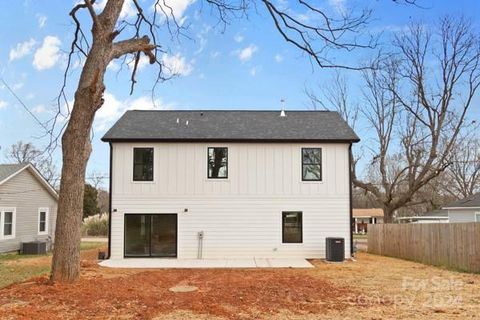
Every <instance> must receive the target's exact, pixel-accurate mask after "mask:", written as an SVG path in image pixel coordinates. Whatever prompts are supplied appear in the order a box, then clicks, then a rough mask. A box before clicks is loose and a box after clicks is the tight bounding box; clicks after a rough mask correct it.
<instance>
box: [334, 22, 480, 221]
mask: <svg viewBox="0 0 480 320" xmlns="http://www.w3.org/2000/svg"><path fill="white" fill-rule="evenodd" d="M393 46H394V48H395V49H396V51H394V52H392V53H390V54H388V55H387V56H386V58H382V59H375V61H374V62H373V63H372V68H371V69H369V70H366V71H364V72H363V79H364V82H363V84H362V85H363V87H362V91H363V99H362V108H361V110H360V114H361V117H362V120H363V121H365V123H366V126H367V127H368V128H369V130H372V131H371V132H372V133H373V136H374V138H373V141H368V143H367V144H365V148H366V149H367V150H369V152H368V153H369V154H370V155H371V159H370V164H369V166H368V172H367V174H366V175H365V177H367V178H366V179H365V178H363V179H362V178H360V177H359V176H358V175H357V173H356V161H355V160H354V159H353V156H352V164H353V168H352V181H353V184H354V185H355V186H356V187H358V188H361V189H363V190H365V191H366V192H368V193H370V194H372V195H373V196H374V197H375V199H376V201H377V203H379V204H381V206H382V207H383V209H384V212H385V219H386V221H387V222H391V221H392V219H393V217H394V214H395V212H396V211H397V210H398V209H400V208H405V207H409V206H414V205H418V204H421V203H425V202H426V201H427V200H428V199H426V198H425V195H426V194H431V192H430V193H429V192H427V191H428V190H427V189H428V188H429V189H431V190H435V188H436V186H434V185H433V184H432V183H433V181H434V180H435V179H436V178H438V177H439V176H440V175H442V174H443V173H445V171H446V170H447V168H449V166H450V165H451V164H452V163H454V162H455V156H457V157H458V156H460V154H457V155H456V152H455V148H456V145H457V141H458V138H459V136H460V135H461V133H462V132H463V131H464V130H465V129H466V128H467V127H468V126H469V123H467V122H468V121H467V120H466V117H467V112H468V110H469V109H470V108H471V106H472V99H473V98H474V97H475V95H476V92H477V89H478V86H479V85H480V65H479V63H480V39H479V36H478V33H476V32H475V31H474V30H473V27H472V25H471V22H470V21H468V20H467V19H465V18H463V17H462V18H452V17H445V18H443V19H441V21H440V23H439V28H438V32H436V33H431V32H430V30H429V29H428V28H427V27H426V26H425V25H423V24H419V23H414V24H411V25H410V27H409V29H408V31H406V32H404V33H401V34H399V35H397V36H396V37H395V40H394V43H393ZM342 87H343V86H342V85H341V84H340V85H338V84H337V85H336V90H335V92H336V97H337V98H335V99H329V102H330V104H331V105H333V106H334V107H335V108H336V109H339V108H338V105H340V106H341V107H340V110H339V111H340V112H341V113H343V115H344V117H345V118H346V119H347V120H350V121H351V120H352V119H351V117H350V116H349V114H352V110H351V109H349V108H344V107H343V105H344V101H346V100H345V99H344V98H342V97H345V96H346V93H345V90H344V89H343V88H342ZM353 109H355V106H354V108H353ZM342 110H348V113H345V112H342ZM353 114H355V112H353ZM429 184H430V186H429ZM432 201H433V199H432ZM431 205H432V207H435V206H436V203H431Z"/></svg>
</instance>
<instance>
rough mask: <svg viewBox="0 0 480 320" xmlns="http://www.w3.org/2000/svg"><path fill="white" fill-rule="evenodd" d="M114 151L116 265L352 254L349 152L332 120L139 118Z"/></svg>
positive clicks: (118, 134)
mask: <svg viewBox="0 0 480 320" xmlns="http://www.w3.org/2000/svg"><path fill="white" fill-rule="evenodd" d="M102 140H103V141H106V142H108V143H109V144H110V150H111V154H110V167H111V168H110V177H111V178H110V196H111V212H110V235H109V244H110V246H109V251H110V252H109V257H110V258H112V259H123V258H131V257H178V258H247V257H248V258H251V257H264V258H275V257H278V258H286V257H288V258H293V257H295V258H297V257H298V258H300V257H301V258H323V257H325V238H326V237H343V238H345V253H346V256H347V257H350V255H351V234H352V209H351V181H350V170H349V161H350V157H349V153H350V151H351V145H352V143H354V142H358V141H359V138H358V137H357V135H356V134H355V133H354V132H353V130H352V129H351V128H350V127H349V126H348V125H347V123H346V122H345V121H343V120H342V118H341V117H340V115H339V114H338V113H336V112H329V111H289V112H286V113H284V112H282V113H280V112H279V111H128V112H126V113H125V114H124V115H123V116H122V117H121V118H120V119H119V120H118V121H117V122H116V123H115V125H114V126H113V127H112V128H111V129H110V130H109V131H108V132H107V133H106V134H105V136H104V137H103V138H102Z"/></svg>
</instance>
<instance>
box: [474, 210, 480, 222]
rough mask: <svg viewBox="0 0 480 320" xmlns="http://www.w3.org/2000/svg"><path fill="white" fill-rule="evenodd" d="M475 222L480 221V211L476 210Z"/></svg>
mask: <svg viewBox="0 0 480 320" xmlns="http://www.w3.org/2000/svg"><path fill="white" fill-rule="evenodd" d="M475 222H480V212H475Z"/></svg>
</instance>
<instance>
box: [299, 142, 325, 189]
mask: <svg viewBox="0 0 480 320" xmlns="http://www.w3.org/2000/svg"><path fill="white" fill-rule="evenodd" d="M302 181H322V149H321V148H302Z"/></svg>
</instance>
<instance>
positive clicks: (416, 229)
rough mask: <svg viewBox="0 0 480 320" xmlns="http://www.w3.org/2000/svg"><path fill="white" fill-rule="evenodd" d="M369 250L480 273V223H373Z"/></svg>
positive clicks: (369, 237) (370, 230)
mask: <svg viewBox="0 0 480 320" xmlns="http://www.w3.org/2000/svg"><path fill="white" fill-rule="evenodd" d="M368 252H370V253H374V254H379V255H384V256H391V257H396V258H401V259H406V260H412V261H417V262H421V263H425V264H431V265H435V266H445V267H448V268H453V269H457V270H461V271H467V272H476V273H480V223H475V222H470V223H412V224H406V223H405V224H372V225H369V226H368Z"/></svg>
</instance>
